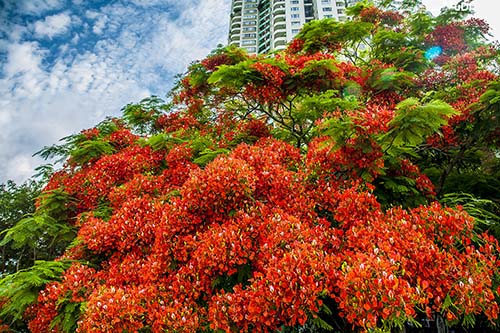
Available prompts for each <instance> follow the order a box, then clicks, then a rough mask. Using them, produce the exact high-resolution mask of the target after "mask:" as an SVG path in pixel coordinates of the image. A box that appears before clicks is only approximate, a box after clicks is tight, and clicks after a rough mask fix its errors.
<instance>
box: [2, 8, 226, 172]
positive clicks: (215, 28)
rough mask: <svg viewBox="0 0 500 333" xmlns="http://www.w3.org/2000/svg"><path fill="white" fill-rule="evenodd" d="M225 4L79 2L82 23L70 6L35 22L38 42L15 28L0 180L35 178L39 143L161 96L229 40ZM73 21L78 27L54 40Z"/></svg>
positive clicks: (5, 85) (5, 82)
mask: <svg viewBox="0 0 500 333" xmlns="http://www.w3.org/2000/svg"><path fill="white" fill-rule="evenodd" d="M26 1H27V0H26ZM42 2H43V3H44V4H45V5H46V6H45V7H48V6H49V5H50V4H52V5H53V8H56V7H55V6H56V1H52V2H51V1H42ZM86 3H87V2H82V3H81V5H85V4H86ZM166 4H169V5H168V6H166ZM153 5H158V6H165V7H162V8H166V9H165V10H157V8H154V9H148V6H153ZM229 7H230V1H229V0H203V1H202V0H200V1H198V0H196V1H170V0H166V1H165V0H163V1H155V0H151V1H148V2H138V7H134V6H130V5H124V4H121V3H119V2H115V3H114V4H112V5H107V6H105V7H102V8H97V9H96V8H94V9H92V10H85V9H83V11H81V12H80V14H78V15H79V19H80V21H79V22H80V23H78V20H75V19H74V18H75V15H76V12H75V11H73V12H71V13H70V12H69V11H65V12H63V14H58V15H52V16H48V17H46V18H45V19H43V20H40V21H38V22H35V24H33V25H32V27H31V29H32V30H31V31H34V32H35V36H34V37H39V38H42V39H41V41H40V42H33V41H26V40H23V38H27V37H29V36H28V35H27V32H29V31H27V30H25V31H22V30H21V29H20V30H19V32H18V33H17V34H16V35H17V36H18V38H17V39H13V38H9V40H6V41H5V42H3V41H2V43H1V44H2V45H3V46H2V45H0V46H1V47H4V48H5V50H7V52H6V55H7V58H6V61H5V63H4V64H3V70H2V72H1V73H0V74H2V75H1V76H0V95H2V97H3V99H2V100H1V101H0V108H1V110H0V182H3V181H5V180H7V179H13V180H15V181H18V182H19V181H23V180H25V179H26V178H27V177H28V176H29V175H31V174H32V173H33V169H34V167H35V166H37V165H40V164H41V163H42V161H41V160H40V159H37V158H31V155H32V154H33V153H34V152H36V151H37V150H39V149H41V148H42V147H43V146H45V145H52V144H54V143H57V142H58V140H59V139H60V138H61V137H64V136H67V135H69V134H71V133H76V132H79V131H80V130H81V129H83V128H88V127H91V126H93V125H95V124H96V123H98V122H99V121H101V120H102V119H103V118H104V117H106V116H110V115H115V116H118V115H119V114H120V109H121V108H122V107H123V106H124V105H126V104H127V103H133V102H137V101H139V100H141V99H142V98H144V97H147V96H149V95H151V94H156V95H159V96H162V95H164V94H166V93H167V92H168V90H169V89H170V87H171V86H172V83H173V82H172V81H173V77H174V75H175V74H177V73H179V72H183V71H184V70H185V69H186V67H187V65H189V63H190V62H192V61H193V60H196V59H200V58H202V57H204V56H205V55H206V54H207V53H208V52H210V50H211V49H213V48H214V47H215V46H216V45H217V43H220V42H222V43H225V38H226V35H227V25H228V24H227V21H228V19H229ZM87 8H88V7H87ZM25 9H26V8H25ZM57 9H58V10H66V9H64V8H57ZM179 13H181V14H179ZM72 18H73V19H72ZM86 24H88V26H85V25H86ZM71 25H72V26H78V27H79V28H78V29H75V31H74V32H72V35H69V34H67V35H66V36H64V38H65V40H64V43H60V41H62V40H63V39H57V40H58V41H59V42H58V43H59V44H51V43H55V42H54V41H53V39H50V38H52V37H54V36H60V34H62V33H65V32H67V31H68V30H69V27H70V26H71ZM92 32H93V33H94V34H92ZM89 33H90V34H89ZM89 36H92V37H89ZM46 37H48V38H49V39H48V40H47V38H46ZM96 37H97V38H98V40H95V39H94V38H96ZM51 52H52V53H51ZM29 171H31V172H29Z"/></svg>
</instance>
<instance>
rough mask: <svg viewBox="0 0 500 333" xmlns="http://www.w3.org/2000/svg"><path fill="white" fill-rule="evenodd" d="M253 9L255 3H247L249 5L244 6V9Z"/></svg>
mask: <svg viewBox="0 0 500 333" xmlns="http://www.w3.org/2000/svg"><path fill="white" fill-rule="evenodd" d="M255 7H257V4H256V3H249V4H247V5H245V8H255Z"/></svg>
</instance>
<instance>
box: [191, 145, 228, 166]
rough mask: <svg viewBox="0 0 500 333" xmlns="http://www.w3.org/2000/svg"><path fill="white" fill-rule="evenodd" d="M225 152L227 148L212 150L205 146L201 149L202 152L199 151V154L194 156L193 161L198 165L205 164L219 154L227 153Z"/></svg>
mask: <svg viewBox="0 0 500 333" xmlns="http://www.w3.org/2000/svg"><path fill="white" fill-rule="evenodd" d="M227 153H229V150H228V149H225V148H219V149H216V150H212V149H209V148H207V149H205V150H203V151H202V152H200V156H199V157H197V158H195V159H194V160H193V163H196V164H198V165H200V166H205V165H207V164H208V163H210V162H211V161H213V160H214V159H215V158H216V157H217V156H219V155H220V154H227Z"/></svg>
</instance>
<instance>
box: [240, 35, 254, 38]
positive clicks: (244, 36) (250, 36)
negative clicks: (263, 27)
mask: <svg viewBox="0 0 500 333" xmlns="http://www.w3.org/2000/svg"><path fill="white" fill-rule="evenodd" d="M243 38H257V34H243Z"/></svg>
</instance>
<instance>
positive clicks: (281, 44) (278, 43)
mask: <svg viewBox="0 0 500 333" xmlns="http://www.w3.org/2000/svg"><path fill="white" fill-rule="evenodd" d="M286 44H287V41H286V38H285V37H281V38H278V39H276V40H275V41H274V49H276V50H282V49H284V48H286Z"/></svg>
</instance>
